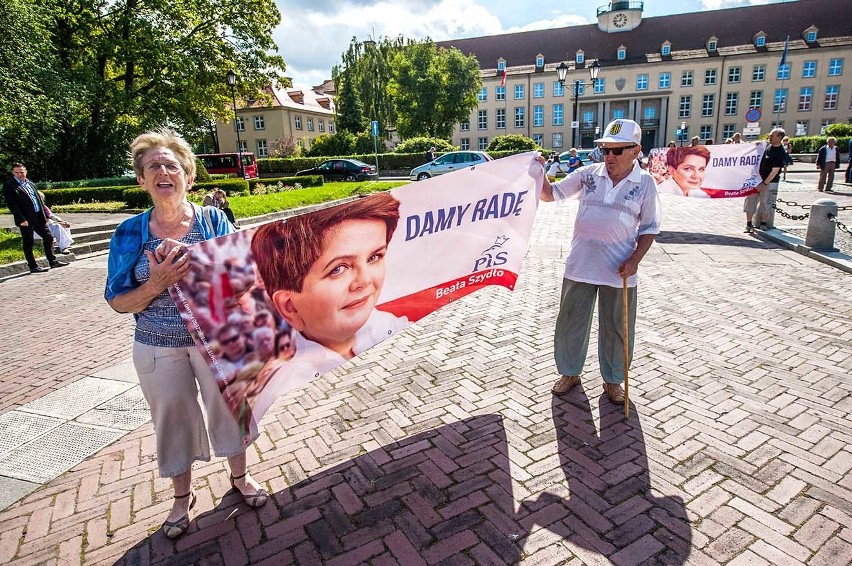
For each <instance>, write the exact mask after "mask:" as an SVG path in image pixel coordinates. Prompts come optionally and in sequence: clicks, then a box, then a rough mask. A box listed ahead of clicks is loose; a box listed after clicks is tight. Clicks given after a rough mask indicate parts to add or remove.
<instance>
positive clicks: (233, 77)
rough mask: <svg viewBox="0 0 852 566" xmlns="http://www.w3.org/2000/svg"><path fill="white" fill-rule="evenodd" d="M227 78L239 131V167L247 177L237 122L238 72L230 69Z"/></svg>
mask: <svg viewBox="0 0 852 566" xmlns="http://www.w3.org/2000/svg"><path fill="white" fill-rule="evenodd" d="M225 79H226V80H227V81H228V86H230V87H231V101H232V102H233V104H234V131H235V132H237V167H238V168H239V173H240V179H245V177H246V176H245V171H243V142H242V141H240V127H239V124H238V122H237V93H236V86H237V74H236V73H235V72H234V71H233V70H230V71H228V74H227V75H225Z"/></svg>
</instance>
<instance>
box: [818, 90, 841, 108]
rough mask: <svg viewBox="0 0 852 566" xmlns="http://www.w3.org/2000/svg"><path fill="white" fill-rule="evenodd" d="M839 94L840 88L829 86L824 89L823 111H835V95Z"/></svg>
mask: <svg viewBox="0 0 852 566" xmlns="http://www.w3.org/2000/svg"><path fill="white" fill-rule="evenodd" d="M839 92H840V86H838V85H829V86H827V87H825V104H824V105H823V107H822V109H823V110H837V95H838V93H839Z"/></svg>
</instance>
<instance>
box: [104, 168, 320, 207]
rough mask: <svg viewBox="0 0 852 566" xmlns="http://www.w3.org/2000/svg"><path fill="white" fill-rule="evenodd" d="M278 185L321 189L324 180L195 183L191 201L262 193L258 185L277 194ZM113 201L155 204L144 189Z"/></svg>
mask: <svg viewBox="0 0 852 566" xmlns="http://www.w3.org/2000/svg"><path fill="white" fill-rule="evenodd" d="M278 183H281V184H282V186H287V185H291V186H292V185H296V183H298V184H299V185H301V186H302V187H303V188H304V187H320V186H322V184H323V178H322V176H321V175H307V176H304V177H279V178H276V179H250V180H248V181H247V180H245V179H223V180H219V181H209V182H206V183H195V184H194V185H193V186H192V192H193V193H194V194H195V196H194V197H192V198H191V199H190V200H197V201H199V202H200V201H201V199H202V198H203V195H204V194H206V193H207V192H209V191H211V190H213V189H222V190H223V191H225V193H227V194H228V195H229V196H234V195H248V194H255V193H256V192H261V191H260V190H258V188H257V185H263V186H264V187H263V190H262V192H263V193H268V192H277V190H278V189H277V188H276V190H273V191H270V190H269V188H268V187H269V186H270V185H277V184H278ZM111 188H119V187H111ZM112 200H123V201H124V203H125V204H126V205H127V208H148V207H149V206H151V204H153V203H152V202H151V196H150V195H149V194H148V193H147V192H146V191H144V190H142V189H124V190H123V191H121V196H120V198H115V199H112Z"/></svg>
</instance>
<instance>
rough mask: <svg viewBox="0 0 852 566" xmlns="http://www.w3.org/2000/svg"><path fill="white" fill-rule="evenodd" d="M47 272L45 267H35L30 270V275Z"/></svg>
mask: <svg viewBox="0 0 852 566" xmlns="http://www.w3.org/2000/svg"><path fill="white" fill-rule="evenodd" d="M48 271H50V270H49V269H48V268H46V267H39V266H35V267H31V268H30V273H47V272H48Z"/></svg>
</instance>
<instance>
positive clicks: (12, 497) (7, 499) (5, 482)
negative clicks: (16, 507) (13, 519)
mask: <svg viewBox="0 0 852 566" xmlns="http://www.w3.org/2000/svg"><path fill="white" fill-rule="evenodd" d="M40 487H41V484H40V483H35V482H29V481H23V480H19V479H15V478H5V477H0V510H2V509H5V508H6V507H8V506H9V505H11V504H12V503H14V502H15V501H17V500H19V499H21V498H22V497H24V496H26V495H29V494H30V493H32V492H34V491H35V490H37V489H38V488H40Z"/></svg>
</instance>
